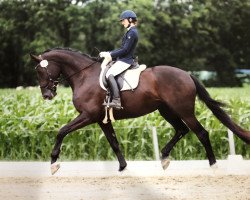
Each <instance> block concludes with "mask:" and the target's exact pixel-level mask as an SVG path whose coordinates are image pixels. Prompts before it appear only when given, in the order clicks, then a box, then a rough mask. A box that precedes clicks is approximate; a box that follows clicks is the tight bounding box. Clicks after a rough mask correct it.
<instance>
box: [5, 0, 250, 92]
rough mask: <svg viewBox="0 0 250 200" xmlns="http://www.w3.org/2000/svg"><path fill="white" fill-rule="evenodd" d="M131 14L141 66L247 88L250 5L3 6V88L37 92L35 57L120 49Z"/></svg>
mask: <svg viewBox="0 0 250 200" xmlns="http://www.w3.org/2000/svg"><path fill="white" fill-rule="evenodd" d="M125 9H132V10H134V11H135V12H136V13H137V15H138V18H139V23H138V28H139V32H140V40H139V44H138V48H137V55H139V58H140V62H141V63H146V64H147V65H148V66H153V65H160V64H165V65H172V66H177V67H180V68H182V69H184V70H188V71H197V70H214V71H216V72H217V73H218V79H217V80H216V81H214V82H213V84H214V85H216V86H236V85H238V86H240V85H241V83H240V81H239V80H238V79H236V78H235V74H234V70H235V69H236V68H250V59H249V54H250V45H249V35H250V29H249V24H250V22H249V19H250V3H249V1H248V0H237V1H236V0H232V1H215V0H207V1H204V0H198V1H174V0H158V1H151V0H138V1H127V0H123V1H120V0H105V1H100V0H67V1H59V0H50V1H44V0H37V1H30V0H27V1H20V0H13V1H8V0H1V1H0V10H1V12H0V34H1V37H0V43H1V49H0V66H1V73H0V87H16V86H19V85H22V86H29V85H35V84H36V78H35V76H34V74H35V72H34V70H33V63H31V62H30V59H29V53H30V52H35V53H37V54H39V53H41V52H43V51H44V50H46V49H48V48H53V47H56V46H62V47H71V48H75V49H78V50H80V51H83V52H85V53H89V54H95V55H96V54H97V53H98V52H94V51H93V49H94V47H97V48H98V49H99V50H101V51H109V50H112V49H114V48H116V47H118V46H119V45H120V42H121V41H120V37H121V35H122V34H123V33H124V29H123V28H122V27H121V26H119V22H118V19H119V14H120V13H121V12H122V11H123V10H125Z"/></svg>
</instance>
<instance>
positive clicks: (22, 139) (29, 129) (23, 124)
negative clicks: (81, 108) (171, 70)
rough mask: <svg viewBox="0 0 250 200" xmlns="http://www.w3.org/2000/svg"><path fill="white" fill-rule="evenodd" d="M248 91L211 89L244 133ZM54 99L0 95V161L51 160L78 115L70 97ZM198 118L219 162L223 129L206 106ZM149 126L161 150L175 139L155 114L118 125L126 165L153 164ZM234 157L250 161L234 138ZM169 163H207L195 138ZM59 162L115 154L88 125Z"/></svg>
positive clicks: (249, 110) (71, 138)
mask: <svg viewBox="0 0 250 200" xmlns="http://www.w3.org/2000/svg"><path fill="white" fill-rule="evenodd" d="M249 89H250V88H249V87H246V88H238V89H232V88H227V89H221V88H216V89H215V88H212V89H210V92H211V94H212V96H213V97H214V98H216V99H219V100H223V101H225V102H226V103H227V104H228V105H229V106H228V107H227V112H229V113H231V116H232V118H233V119H234V120H235V121H236V122H238V124H240V125H241V126H242V127H243V128H245V129H247V130H250V102H249V96H250V93H249V92H250V90H249ZM58 93H59V94H58V96H57V97H56V98H55V99H53V100H52V101H44V100H43V99H42V97H41V94H40V91H39V89H38V88H27V89H21V90H17V91H16V90H13V89H3V90H0V115H1V118H0V159H1V160H49V159H50V153H51V150H52V147H53V145H54V142H55V137H56V134H57V132H58V131H59V129H60V127H62V126H63V125H64V124H66V123H68V122H69V121H71V120H72V119H73V118H74V117H76V116H77V113H76V111H75V109H74V107H73V104H72V102H71V96H72V95H71V91H70V89H68V88H59V90H58ZM196 116H197V117H198V119H199V121H200V122H201V123H202V124H203V125H204V127H205V128H206V129H207V130H208V131H209V134H210V139H211V143H212V146H213V149H214V152H215V155H216V157H217V159H223V158H225V157H227V155H228V154H229V146H228V141H227V129H226V128H225V127H224V126H223V125H222V124H221V123H220V122H219V121H218V120H217V119H215V118H214V116H213V115H212V113H211V112H210V111H209V110H208V109H207V108H206V106H205V105H204V104H203V103H201V102H199V101H197V103H196ZM152 126H155V127H156V128H157V134H158V140H159V148H160V149H161V148H163V147H164V145H166V142H167V141H169V140H170V138H171V137H172V136H173V134H174V130H173V128H172V127H171V126H170V125H169V124H168V123H167V122H166V121H165V120H163V118H162V117H161V116H160V115H159V113H158V112H154V113H151V114H149V115H146V116H143V117H140V118H137V119H129V120H121V121H116V122H115V123H114V127H115V130H116V133H117V138H118V140H119V142H120V146H121V149H122V152H123V153H124V155H125V157H126V159H129V160H152V159H154V152H153V142H152ZM235 141H236V153H238V154H242V155H243V156H244V157H245V158H247V159H249V158H250V149H249V146H247V145H246V144H245V143H244V142H242V141H241V140H239V139H238V138H236V137H235ZM171 157H172V159H177V160H179V159H205V158H206V156H205V150H204V148H203V146H202V145H201V143H200V142H199V141H198V139H197V137H196V136H195V134H193V133H191V132H190V133H189V134H187V135H186V136H185V137H184V138H182V139H181V141H179V143H178V144H177V145H176V147H175V148H174V149H173V151H172V152H171ZM61 159H63V160H113V159H116V158H115V154H114V153H113V151H112V149H111V147H110V146H109V144H108V142H107V140H106V138H105V136H104V134H103V133H102V131H101V129H100V128H99V127H98V125H96V124H94V125H90V126H87V127H85V128H83V129H80V130H78V131H74V132H73V133H71V134H69V135H68V136H67V137H66V138H65V140H64V141H63V145H62V152H61Z"/></svg>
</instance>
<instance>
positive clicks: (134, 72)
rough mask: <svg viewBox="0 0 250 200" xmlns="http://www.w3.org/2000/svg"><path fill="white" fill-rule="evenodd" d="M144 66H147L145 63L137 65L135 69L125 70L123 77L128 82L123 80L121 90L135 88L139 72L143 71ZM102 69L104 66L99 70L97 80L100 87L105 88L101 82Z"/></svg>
mask: <svg viewBox="0 0 250 200" xmlns="http://www.w3.org/2000/svg"><path fill="white" fill-rule="evenodd" d="M146 68H147V67H146V65H140V67H138V68H136V69H129V70H127V71H126V72H125V75H124V78H125V80H126V81H127V82H128V83H127V82H126V81H124V83H123V87H122V89H121V91H125V90H131V89H135V88H136V87H137V86H138V83H139V78H140V74H141V72H142V71H144V70H145V69H146ZM104 70H105V69H104V67H102V70H101V73H100V76H99V82H100V86H101V88H102V89H104V90H107V89H106V88H105V87H104V85H103V82H102V77H103V72H104Z"/></svg>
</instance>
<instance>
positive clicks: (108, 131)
mask: <svg viewBox="0 0 250 200" xmlns="http://www.w3.org/2000/svg"><path fill="white" fill-rule="evenodd" d="M98 124H99V126H100V127H101V129H102V131H103V132H104V134H105V136H106V138H107V139H108V142H109V144H110V146H111V147H112V149H113V151H114V152H115V154H116V156H117V159H118V161H119V164H120V167H119V171H123V170H124V169H125V168H126V166H127V163H126V161H125V158H124V156H123V154H122V152H121V150H120V148H119V143H118V140H117V138H116V134H115V131H114V129H113V126H112V124H111V122H109V123H107V124H104V123H102V122H99V123H98Z"/></svg>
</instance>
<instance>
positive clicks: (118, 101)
mask: <svg viewBox="0 0 250 200" xmlns="http://www.w3.org/2000/svg"><path fill="white" fill-rule="evenodd" d="M108 106H109V107H111V108H114V109H117V110H120V109H123V107H122V106H121V99H120V98H116V99H113V100H112V101H111V102H110V103H109V105H108Z"/></svg>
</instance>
